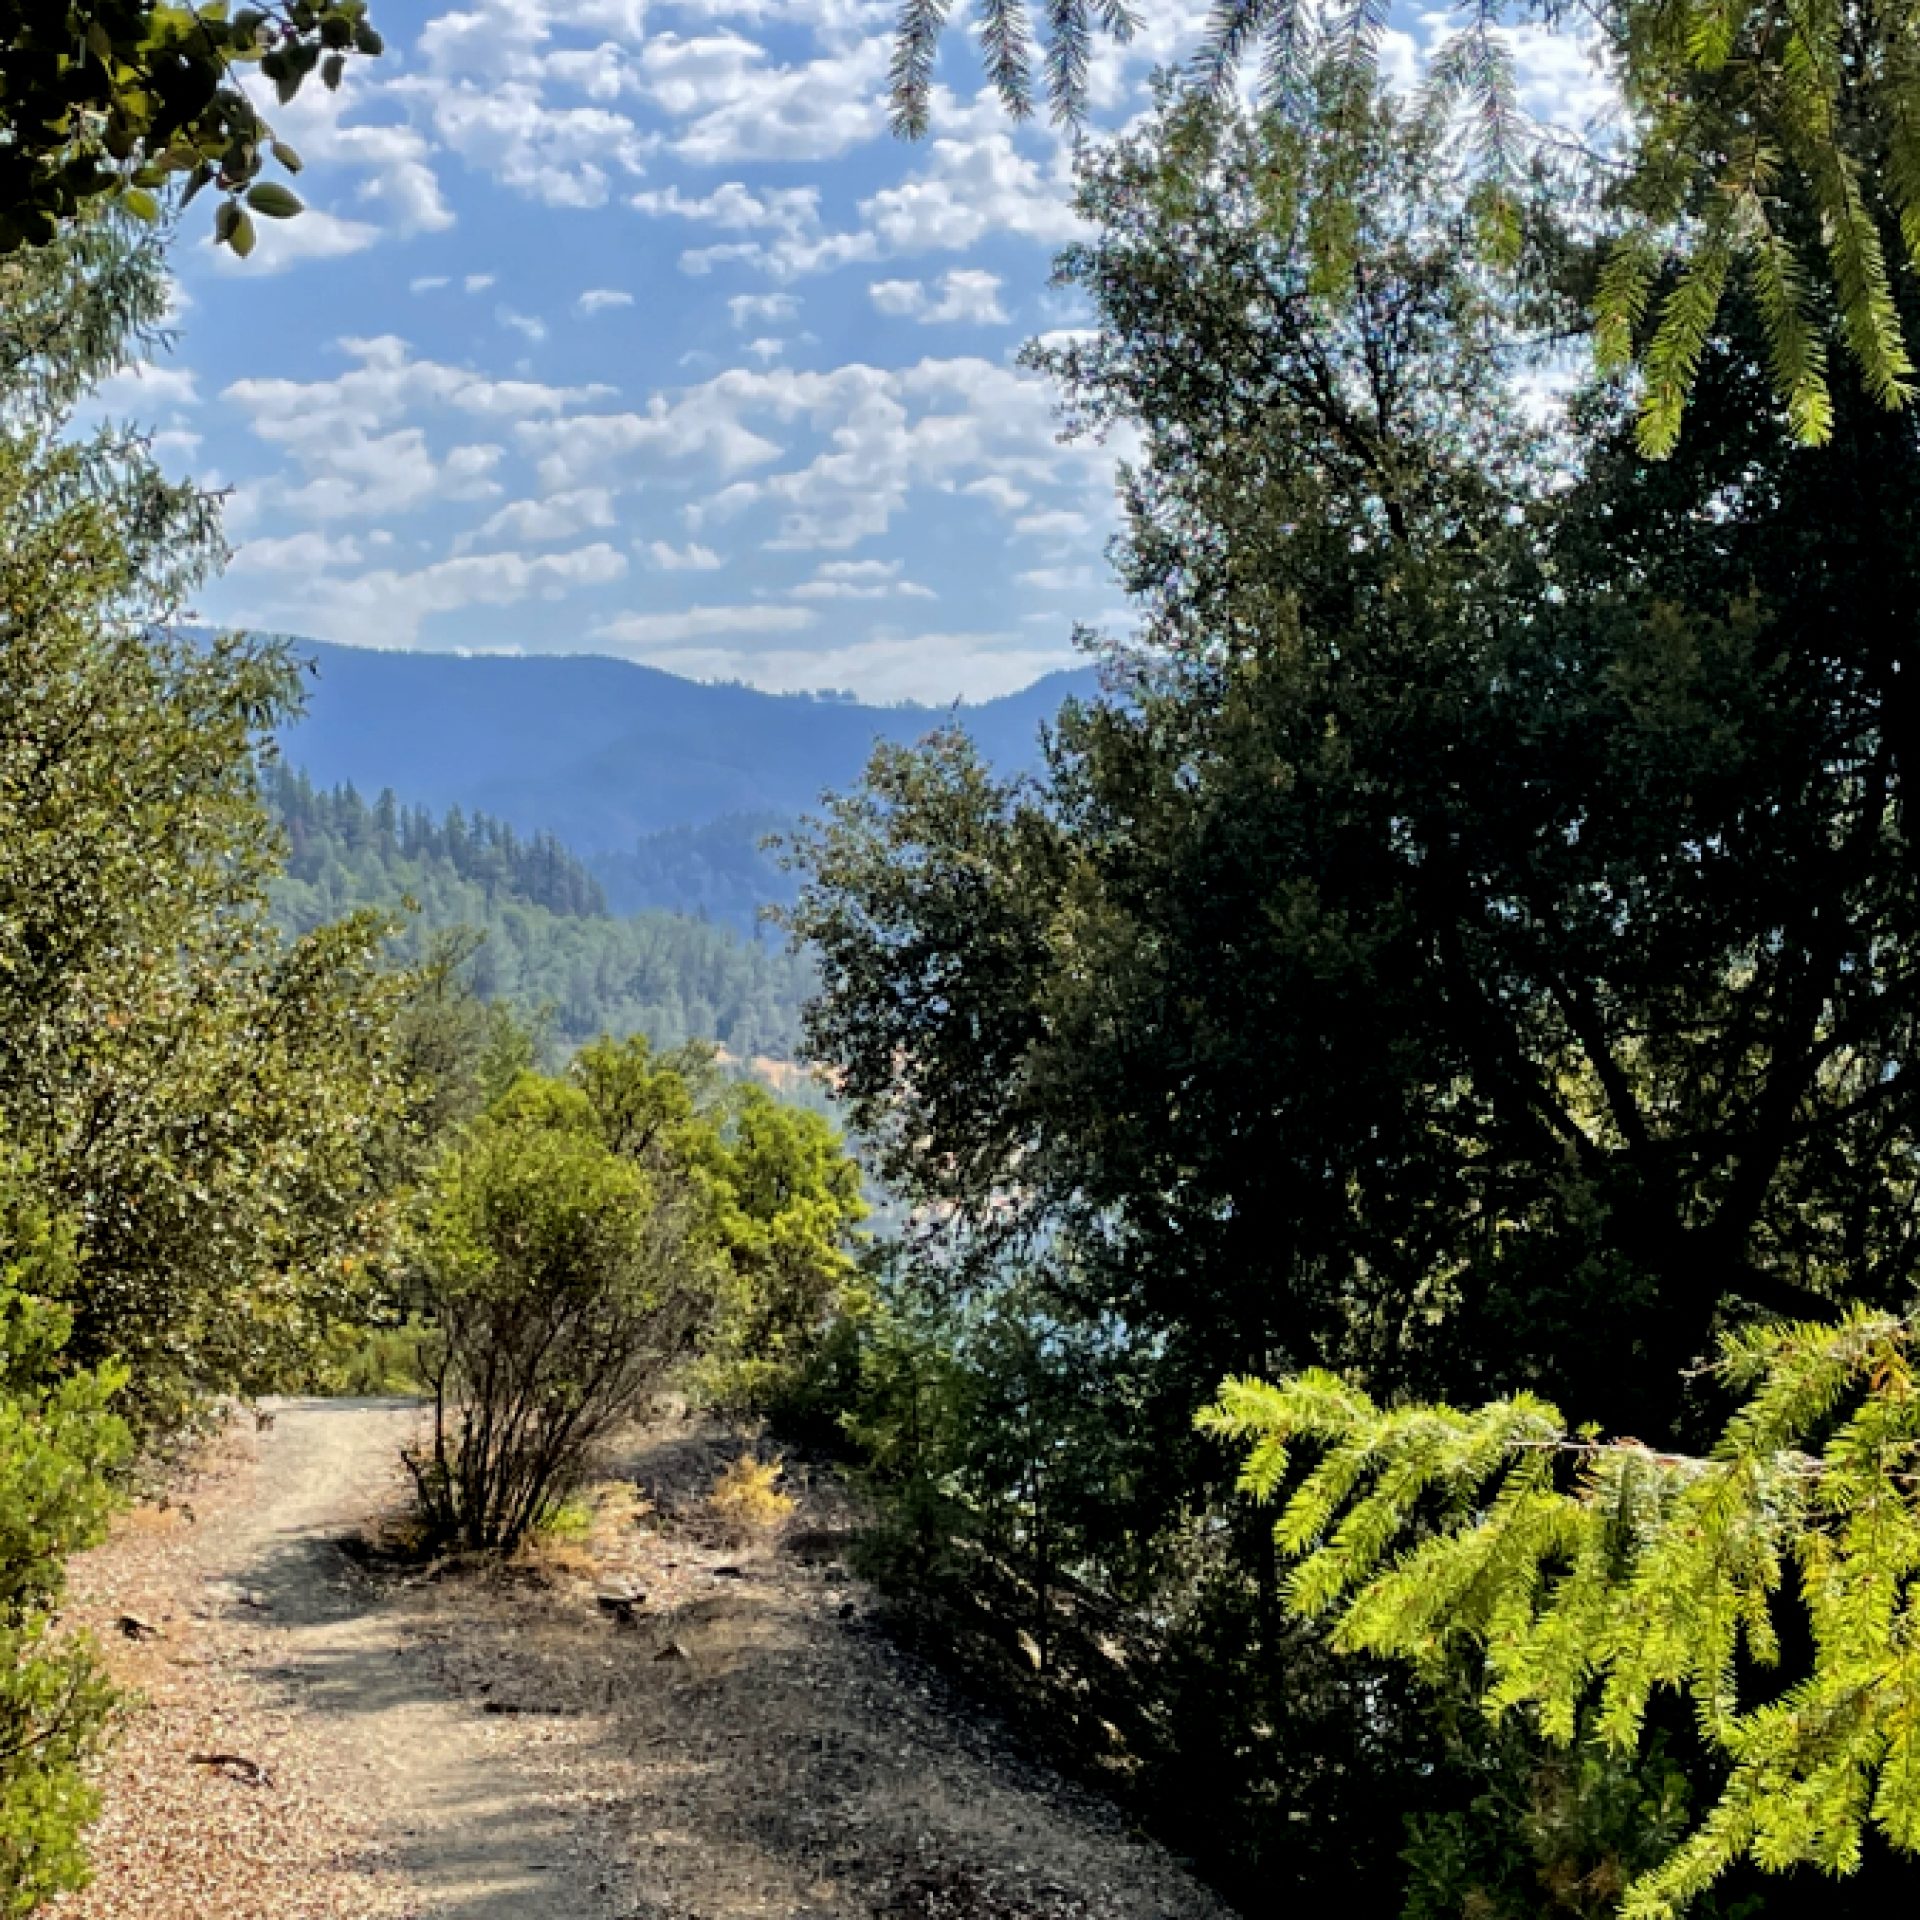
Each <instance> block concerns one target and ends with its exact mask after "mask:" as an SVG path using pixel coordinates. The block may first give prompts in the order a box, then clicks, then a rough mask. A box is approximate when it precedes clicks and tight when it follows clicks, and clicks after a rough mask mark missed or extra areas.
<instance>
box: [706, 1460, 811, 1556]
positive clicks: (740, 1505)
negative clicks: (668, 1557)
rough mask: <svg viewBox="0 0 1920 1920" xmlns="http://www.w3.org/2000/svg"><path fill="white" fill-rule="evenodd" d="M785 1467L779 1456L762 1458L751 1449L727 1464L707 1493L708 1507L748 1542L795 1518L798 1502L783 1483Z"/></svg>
mask: <svg viewBox="0 0 1920 1920" xmlns="http://www.w3.org/2000/svg"><path fill="white" fill-rule="evenodd" d="M784 1471H785V1468H784V1465H783V1463H782V1462H781V1461H780V1460H779V1459H777V1458H776V1459H773V1460H762V1459H760V1458H759V1456H758V1455H756V1454H751V1453H743V1454H741V1455H740V1456H739V1458H738V1459H736V1460H734V1461H733V1462H732V1464H731V1465H729V1466H727V1467H725V1468H723V1469H722V1471H721V1473H720V1476H719V1478H718V1479H716V1480H715V1481H714V1483H713V1490H712V1491H711V1492H710V1493H709V1494H708V1495H707V1511H708V1512H709V1513H710V1514H711V1515H712V1516H713V1518H714V1519H715V1521H717V1522H718V1523H719V1526H720V1528H721V1531H722V1532H723V1533H725V1534H727V1535H728V1536H729V1537H731V1538H732V1539H733V1540H735V1541H737V1542H740V1543H742V1544H744V1543H745V1542H746V1541H748V1540H753V1539H757V1538H759V1537H760V1536H761V1535H763V1534H769V1533H773V1532H775V1531H776V1530H777V1529H779V1528H780V1527H783V1526H784V1525H785V1524H786V1523H787V1522H788V1521H789V1520H790V1519H792V1518H793V1512H794V1508H795V1507H796V1505H797V1504H798V1502H796V1501H795V1499H794V1497H793V1495H792V1494H790V1493H787V1492H784V1491H783V1490H782V1488H781V1486H780V1476H781V1474H782V1473H783V1472H784Z"/></svg>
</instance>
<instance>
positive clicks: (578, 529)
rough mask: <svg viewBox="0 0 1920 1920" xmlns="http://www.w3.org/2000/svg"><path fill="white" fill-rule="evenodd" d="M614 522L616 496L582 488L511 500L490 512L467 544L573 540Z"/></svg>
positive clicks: (604, 491) (602, 491) (599, 488)
mask: <svg viewBox="0 0 1920 1920" xmlns="http://www.w3.org/2000/svg"><path fill="white" fill-rule="evenodd" d="M613 523H614V512H613V495H612V494H611V493H610V492H609V491H608V490H607V489H606V488H605V487H581V488H578V489H576V490H575V491H574V492H572V493H555V494H549V495H548V496H547V497H546V498H545V499H544V500H514V501H511V502H510V503H509V504H508V505H506V506H504V507H502V508H500V509H499V511H498V512H496V513H493V514H490V515H489V516H488V518H487V519H486V520H485V521H484V522H483V523H482V524H481V525H480V527H479V528H478V529H476V531H475V532H474V533H472V534H470V535H468V536H467V543H468V544H469V545H471V544H473V543H474V542H476V541H481V540H509V541H513V542H516V543H518V542H526V543H528V544H530V545H534V546H540V545H544V544H546V543H547V542H549V541H555V540H572V539H574V538H576V537H577V536H578V535H580V534H583V533H590V532H592V531H594V530H596V529H598V528H602V527H610V526H612V525H613Z"/></svg>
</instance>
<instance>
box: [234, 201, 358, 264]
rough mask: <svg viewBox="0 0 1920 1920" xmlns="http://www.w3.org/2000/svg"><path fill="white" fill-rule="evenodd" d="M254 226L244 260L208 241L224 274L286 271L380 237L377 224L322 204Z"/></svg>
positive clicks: (335, 256) (350, 250)
mask: <svg viewBox="0 0 1920 1920" xmlns="http://www.w3.org/2000/svg"><path fill="white" fill-rule="evenodd" d="M253 225H254V232H255V234H256V236H257V239H256V241H255V245H254V250H253V252H252V253H251V254H249V255H248V256H247V258H246V259H244V260H242V259H240V258H239V257H238V256H237V255H236V254H235V253H234V251H233V250H232V248H230V247H220V246H215V245H214V242H213V240H212V239H211V238H209V239H208V240H207V242H206V245H207V246H208V247H210V248H212V249H213V256H214V264H215V265H216V266H217V267H218V268H219V269H220V271H221V272H222V273H253V274H262V273H284V272H285V271H286V270H287V268H289V267H298V266H303V265H305V264H306V262H308V261H309V260H338V259H341V258H342V257H343V256H345V255H347V254H350V253H362V252H364V251H365V250H366V249H367V248H368V247H370V246H372V245H373V243H374V242H375V241H376V240H378V239H379V238H380V229H379V228H378V227H374V226H369V225H368V224H367V222H366V221H364V220H343V219H342V218H341V217H340V216H339V215H338V214H336V213H327V212H325V211H324V210H323V209H321V208H319V207H309V208H308V209H307V210H306V212H304V213H302V214H300V215H298V216H297V217H296V218H294V219H292V220H256V221H255V222H254V223H253Z"/></svg>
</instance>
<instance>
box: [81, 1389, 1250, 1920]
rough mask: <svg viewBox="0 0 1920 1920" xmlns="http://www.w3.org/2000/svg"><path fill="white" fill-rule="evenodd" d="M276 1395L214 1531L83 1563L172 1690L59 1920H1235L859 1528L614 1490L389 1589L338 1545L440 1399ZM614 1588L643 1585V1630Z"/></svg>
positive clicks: (218, 1481)
mask: <svg viewBox="0 0 1920 1920" xmlns="http://www.w3.org/2000/svg"><path fill="white" fill-rule="evenodd" d="M273 1411H274V1418H273V1422H272V1424H271V1426H270V1427H268V1428H267V1429H265V1430H263V1431H262V1432H260V1433H259V1434H258V1436H257V1437H255V1436H253V1435H247V1436H245V1438H244V1439H239V1438H236V1440H235V1441H234V1442H232V1443H230V1444H229V1447H228V1448H227V1450H226V1455H225V1459H224V1463H223V1464H222V1465H221V1466H220V1467H218V1468H217V1469H216V1471H215V1472H214V1473H213V1474H212V1475H211V1476H210V1477H209V1479H208V1480H207V1481H206V1482H205V1484H203V1485H202V1486H201V1487H200V1488H199V1489H198V1490H197V1491H196V1492H195V1493H194V1495H193V1496H192V1498H193V1502H194V1513H193V1517H192V1518H191V1520H189V1519H187V1518H186V1517H185V1516H184V1515H183V1514H182V1513H181V1512H180V1511H179V1510H178V1509H177V1508H176V1509H173V1510H170V1511H165V1512H154V1511H148V1512H146V1513H144V1514H136V1515H134V1516H131V1517H130V1521H129V1523H128V1524H127V1525H125V1526H123V1527H122V1529H121V1530H120V1531H119V1532H118V1533H117V1535H116V1537H115V1539H114V1540H113V1541H111V1542H109V1544H108V1545H107V1546H106V1547H104V1548H102V1549H100V1550H99V1552H98V1553H96V1554H94V1555H90V1556H87V1557H86V1558H85V1559H84V1560H83V1561H82V1562H81V1563H80V1565H79V1566H78V1567H77V1568H76V1577H75V1612H76V1615H77V1616H78V1617H79V1618H80V1619H81V1620H82V1621H83V1622H90V1623H91V1624H93V1625H94V1626H95V1628H96V1630H103V1629H104V1630H106V1631H108V1632H109V1634H111V1629H112V1627H113V1625H114V1623H115V1622H116V1621H117V1620H118V1619H119V1617H120V1614H121V1613H122V1612H134V1613H137V1614H139V1615H141V1616H142V1617H143V1618H144V1619H146V1620H147V1621H149V1622H150V1623H151V1624H152V1625H153V1626H155V1627H157V1628H158V1629H159V1633H158V1634H157V1635H154V1636H148V1635H145V1634H141V1635H139V1636H138V1637H137V1638H136V1639H135V1640H134V1641H133V1642H132V1643H131V1644H129V1643H127V1642H125V1641H124V1640H123V1639H114V1640H113V1645H114V1647H115V1658H116V1661H117V1662H118V1663H119V1664H120V1665H121V1666H122V1668H123V1670H125V1672H126V1675H127V1677H128V1678H129V1679H130V1680H131V1681H132V1682H133V1683H134V1684H137V1685H138V1686H139V1687H140V1688H141V1689H142V1691H143V1693H145V1694H146V1695H147V1696H148V1705H147V1706H146V1707H145V1709H144V1710H143V1711H142V1713H141V1714H139V1715H138V1716H136V1718H135V1720H134V1722H133V1725H132V1727H131V1729H130V1733H129V1737H128V1739H127V1740H126V1742H125V1743H124V1746H123V1749H122V1752H121V1754H120V1756H119V1757H118V1758H117V1759H116V1761H115V1763H114V1767H113V1770H112V1772H111V1774H110V1776H109V1778H108V1780H107V1781H106V1791H107V1814H106V1816H105V1818H104V1819H103V1821H102V1823H101V1827H100V1829H99V1837H98V1845H97V1848H96V1853H97V1857H98V1859H99V1863H100V1878H99V1881H98V1882H97V1884H96V1886H95V1887H94V1888H93V1889H92V1890H90V1891H89V1892H88V1893H87V1894H85V1895H83V1896H80V1897H79V1898H78V1899H75V1900H70V1901H67V1902H63V1903H61V1904H60V1908H59V1911H60V1913H61V1915H62V1920H189V1916H191V1920H309V1916H315V1917H317V1916H327V1917H328V1920H332V1917H333V1916H342V1917H344V1920H388V1917H389V1916H396V1917H397V1916H406V1917H408V1920H412V1917H413V1916H418V1917H419V1920H747V1917H748V1916H779V1920H961V1917H962V1916H965V1917H966V1920H1222V1917H1223V1916H1224V1912H1225V1910H1224V1909H1223V1908H1221V1907H1220V1906H1219V1905H1218V1904H1217V1903H1216V1902H1215V1901H1214V1900H1213V1899H1212V1897H1211V1896H1209V1895H1208V1894H1206V1893H1205V1892H1204V1891H1203V1890H1202V1889H1200V1888H1199V1887H1198V1886H1197V1885H1196V1884H1195V1883H1194V1882H1192V1881H1191V1880H1190V1879H1189V1878H1188V1876H1186V1875H1185V1874H1184V1873H1183V1872H1182V1871H1181V1870H1180V1869H1179V1868H1178V1867H1177V1865H1176V1864H1175V1863H1174V1862H1172V1861H1171V1860H1170V1859H1168V1858H1167V1857H1166V1856H1165V1855H1164V1854H1163V1853H1161V1852H1160V1851H1159V1850H1158V1849H1156V1848H1154V1847H1152V1846H1150V1845H1148V1844H1146V1843H1144V1842H1141V1841H1139V1840H1137V1839H1135V1838H1133V1837H1132V1836H1130V1835H1128V1834H1127V1833H1126V1831H1125V1830H1124V1827H1123V1825H1122V1823H1121V1822H1120V1820H1119V1818H1118V1817H1117V1815H1115V1813H1114V1812H1113V1810H1112V1809H1111V1808H1110V1807H1107V1806H1106V1805H1105V1804H1104V1803H1103V1802H1101V1801H1099V1800H1097V1799H1095V1798H1093V1797H1092V1796H1089V1795H1085V1794H1082V1793H1080V1792H1078V1791H1077V1790H1075V1789H1073V1788H1071V1787H1069V1786H1067V1785H1066V1784H1065V1783H1063V1782H1061V1781H1060V1780H1059V1779H1057V1778H1056V1777H1055V1776H1053V1775H1051V1774H1050V1773H1048V1772H1047V1771H1046V1770H1044V1769H1041V1768H1038V1767H1035V1766H1033V1765H1031V1764H1030V1763H1028V1762H1026V1761H1025V1760H1023V1759H1022V1758H1020V1756H1019V1755H1017V1754H1016V1753H1014V1752H1013V1751H1012V1750H1010V1749H1009V1748H1007V1747H1006V1746H1005V1745H1004V1744H1003V1743H1002V1742H1001V1741H1000V1739H999V1738H998V1736H997V1735H996V1734H995V1733H994V1732H993V1731H992V1730H991V1728H989V1727H986V1726H983V1725H981V1724H980V1723H979V1722H978V1721H977V1720H976V1719H975V1718H974V1716H972V1715H971V1714H969V1713H968V1712H967V1711H966V1710H965V1707H964V1704H963V1703H961V1702H958V1701H957V1700H956V1699H955V1698H954V1697H953V1696H951V1695H950V1694H949V1693H948V1692H947V1690H946V1689H945V1688H944V1687H942V1685H941V1684H940V1683H939V1682H938V1681H937V1680H935V1679H933V1677H932V1676H930V1675H929V1674H926V1673H925V1672H923V1671H922V1670H920V1669H919V1668H917V1667H916V1666H915V1665H914V1664H913V1663H912V1662H910V1661H908V1660H906V1659H905V1658H903V1657H902V1656H900V1655H899V1654H898V1653H896V1652H895V1651H894V1650H893V1648H892V1647H891V1645H890V1643H888V1642H887V1641H886V1640H885V1638H884V1637H883V1636H882V1635H880V1634H879V1633H878V1632H877V1631H876V1630H874V1629H873V1628H872V1627H871V1626H869V1625H868V1624H867V1621H866V1617H865V1615H866V1600H865V1596H864V1594H863V1593H862V1592H861V1591H860V1589H859V1588H858V1586H857V1584H856V1583H854V1582H853V1581H852V1580H851V1578H850V1576H849V1575H848V1574H847V1573H846V1570H845V1568H844V1567H843V1566H841V1565H838V1564H835V1562H834V1559H833V1557H832V1553H831V1549H829V1550H828V1552H827V1553H826V1555H825V1556H824V1557H823V1556H822V1555H820V1554H818V1553H816V1554H811V1555H810V1554H807V1553H804V1552H802V1553H795V1552H792V1551H787V1550H783V1549H782V1548H781V1547H780V1546H778V1545H777V1544H775V1543H773V1542H772V1541H768V1542H766V1543H764V1544H763V1545H762V1546H761V1547H760V1548H759V1549H757V1550H744V1549H743V1548H742V1547H741V1546H740V1544H739V1543H738V1542H737V1541H736V1542H728V1541H725V1540H721V1539H717V1538H715V1537H712V1536H710V1535H707V1536H703V1535H702V1534H701V1533H700V1531H699V1530H698V1528H686V1527H680V1526H677V1525H675V1524H674V1523H673V1521H672V1520H671V1518H670V1517H669V1516H668V1515H667V1514H665V1513H663V1512H662V1511H661V1510H660V1509H658V1508H650V1507H649V1505H648V1503H647V1502H645V1501H641V1502H639V1503H638V1506H637V1510H636V1506H635V1504H634V1503H632V1502H628V1503H626V1504H624V1505H622V1504H621V1503H619V1502H613V1503H610V1504H609V1506H608V1508H607V1509H606V1511H605V1513H604V1515H603V1524H601V1525H600V1526H598V1527H597V1528H596V1529H595V1532H594V1535H593V1537H592V1539H591V1540H590V1541H587V1542H582V1543H579V1544H578V1545H576V1546H575V1547H573V1548H572V1549H569V1550H567V1551H566V1552H564V1553H562V1554H561V1555H560V1556H559V1557H558V1558H557V1560H555V1561H553V1562H550V1563H549V1564H547V1565H545V1566H543V1567H541V1568H538V1569H534V1570H530V1571H525V1572H523V1573H522V1574H521V1575H520V1576H519V1577H517V1578H516V1577H506V1578H500V1579H495V1580H476V1579H471V1578H462V1579H457V1580H448V1581H444V1582H439V1583H434V1584H422V1583H413V1584H401V1583H397V1582H396V1581H394V1580H393V1579H391V1578H388V1579H385V1580H377V1579H375V1578H373V1577H371V1576H370V1575H369V1574H367V1573H366V1572H365V1571H364V1570H363V1569H362V1567H361V1566H360V1565H359V1564H358V1563H357V1561H356V1559H355V1558H354V1557H353V1556H351V1555H350V1554H349V1553H348V1552H347V1551H346V1550H344V1548H343V1545H342V1542H343V1540H346V1539H350V1538H351V1537H353V1536H354V1535H355V1534H356V1533H357V1531H358V1529H359V1528H360V1527H361V1525H362V1524H363V1523H364V1522H365V1521H366V1520H367V1519H368V1518H369V1516H371V1515H374V1514H376V1513H378V1512H379V1511H381V1510H382V1509H383V1508H386V1507H388V1506H390V1505H391V1503H392V1502H393V1501H394V1499H395V1498H396V1496H397V1493H398V1488H397V1486H396V1473H395V1464H394V1463H395V1456H396V1451H397V1448H398V1446H399V1444H400V1442H401V1441H402V1439H403V1438H404V1437H405V1436H406V1434H407V1432H408V1431H409V1429H410V1427H411V1424H412V1422H413V1421H414V1420H415V1419H416V1418H417V1415H416V1414H415V1413H414V1411H413V1410H412V1409H411V1408H408V1407H405V1406H401V1405H397V1404H394V1403H386V1402H352V1401H295V1402H286V1403H282V1404H281V1405H279V1406H278V1407H277V1408H275V1409H274V1410H273ZM713 1457H714V1453H713V1442H712V1440H711V1437H710V1436H707V1437H703V1436H702V1435H701V1434H700V1433H699V1432H698V1431H696V1430H691V1429H681V1430H676V1431H664V1432H660V1433H655V1434H652V1435H650V1436H646V1437H645V1439H644V1440H643V1442H642V1444H641V1445H640V1446H639V1447H638V1449H637V1450H636V1454H635V1457H634V1460H633V1461H632V1462H630V1463H629V1465H630V1469H631V1471H632V1472H633V1474H634V1475H635V1477H636V1478H637V1479H638V1480H639V1481H640V1482H641V1484H642V1485H650V1486H652V1487H653V1488H654V1489H655V1490H656V1492H659V1493H660V1494H661V1497H662V1501H663V1504H664V1506H666V1507H668V1508H670V1507H671V1505H672V1500H671V1495H670V1492H669V1491H667V1490H669V1489H670V1488H671V1486H672V1484H673V1483H674V1481H675V1476H676V1475H679V1476H681V1477H682V1479H685V1478H686V1476H688V1475H691V1476H693V1479H694V1480H695V1481H698V1479H699V1476H700V1475H702V1474H707V1473H710V1472H711V1470H712V1465H713ZM821 1517H822V1516H821V1515H820V1514H818V1513H813V1512H805V1513H803V1514H802V1515H801V1516H799V1519H800V1521H801V1522H805V1521H807V1520H810V1519H811V1520H817V1519H819V1518H821ZM828 1517H832V1516H828ZM812 1532H813V1535H814V1537H816V1538H817V1537H820V1530H819V1529H817V1528H816V1529H813V1530H812ZM806 1533H807V1529H805V1528H804V1527H802V1529H801V1535H802V1537H805V1535H806ZM825 1537H827V1538H828V1539H829V1540H831V1539H832V1537H833V1536H832V1534H831V1532H830V1531H829V1532H828V1533H827V1534H826V1536H825ZM791 1544H792V1538H791V1537H790V1540H789V1545H791ZM608 1583H614V1584H617V1585H620V1586H622V1587H625V1588H628V1589H631V1590H634V1591H638V1592H644V1593H645V1595H646V1599H645V1600H644V1602H642V1603H641V1604H640V1605H639V1606H638V1608H637V1609H636V1610H635V1618H634V1621H633V1623H632V1624H630V1625H625V1626H622V1625H620V1624H618V1623H617V1622H615V1621H614V1620H612V1619H610V1618H609V1617H608V1615H607V1614H606V1612H605V1611H604V1610H603V1609H601V1608H599V1607H597V1606H596V1605H595V1602H594V1594H595V1590H596V1589H597V1588H601V1587H604V1586H605V1585H607V1584H608ZM218 1753H231V1754H234V1755H236V1756H237V1757H238V1759H239V1760H240V1761H242V1762H244V1763H245V1764H226V1765H222V1764H218V1763H216V1762H213V1761H211V1760H210V1759H209V1758H208V1756H209V1755H211V1754H218ZM249 1768H251V1769H252V1771H249Z"/></svg>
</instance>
